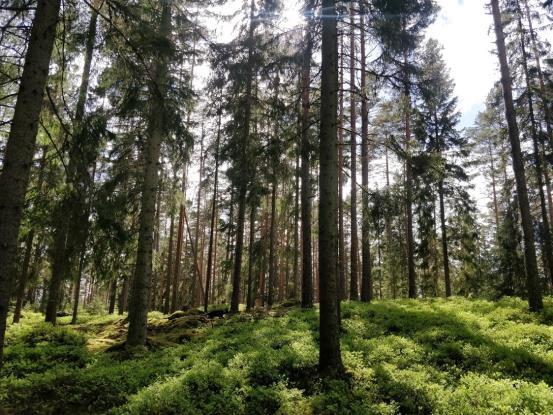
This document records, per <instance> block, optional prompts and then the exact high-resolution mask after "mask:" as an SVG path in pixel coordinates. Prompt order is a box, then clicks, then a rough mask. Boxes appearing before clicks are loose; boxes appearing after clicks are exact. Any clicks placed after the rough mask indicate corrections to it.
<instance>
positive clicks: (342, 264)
mask: <svg viewBox="0 0 553 415" xmlns="http://www.w3.org/2000/svg"><path fill="white" fill-rule="evenodd" d="M339 83H340V84H339V87H340V89H339V92H338V107H339V109H338V278H339V279H340V298H341V299H342V300H345V299H346V298H347V297H348V296H347V291H346V251H345V249H346V248H345V245H346V244H345V240H344V42H343V35H341V36H340V76H339Z"/></svg>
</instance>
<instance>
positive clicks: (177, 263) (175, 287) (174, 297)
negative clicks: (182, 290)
mask: <svg viewBox="0 0 553 415" xmlns="http://www.w3.org/2000/svg"><path fill="white" fill-rule="evenodd" d="M181 197H182V200H181V203H180V207H179V226H178V231H177V249H176V251H175V260H174V266H173V284H172V291H171V307H170V309H169V311H170V312H171V313H174V312H175V311H176V310H177V306H178V304H177V302H178V294H179V276H180V268H181V257H182V242H183V240H184V238H185V236H184V213H185V204H186V168H184V169H183V171H182V188H181Z"/></svg>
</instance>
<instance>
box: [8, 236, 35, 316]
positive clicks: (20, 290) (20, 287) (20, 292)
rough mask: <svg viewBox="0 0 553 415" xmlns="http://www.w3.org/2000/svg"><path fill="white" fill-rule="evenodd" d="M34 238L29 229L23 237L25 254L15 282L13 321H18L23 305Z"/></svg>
mask: <svg viewBox="0 0 553 415" xmlns="http://www.w3.org/2000/svg"><path fill="white" fill-rule="evenodd" d="M34 239H35V231H34V229H31V230H30V231H29V233H28V234H27V237H26V238H25V255H24V256H23V264H22V266H21V274H20V275H19V281H18V284H17V297H16V303H15V310H14V312H13V323H14V324H16V323H19V320H20V318H21V308H22V307H23V297H24V296H25V286H26V285H27V278H28V275H29V264H30V262H31V254H32V252H33V242H34Z"/></svg>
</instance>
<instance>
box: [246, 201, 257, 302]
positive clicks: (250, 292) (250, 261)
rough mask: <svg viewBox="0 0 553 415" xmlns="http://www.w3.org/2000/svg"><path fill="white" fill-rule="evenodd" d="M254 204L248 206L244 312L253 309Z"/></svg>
mask: <svg viewBox="0 0 553 415" xmlns="http://www.w3.org/2000/svg"><path fill="white" fill-rule="evenodd" d="M255 210H256V207H255V203H254V202H253V200H252V202H251V206H250V240H249V247H248V291H247V294H246V311H250V310H251V309H252V308H253V300H254V299H253V266H254V259H253V245H254V242H255Z"/></svg>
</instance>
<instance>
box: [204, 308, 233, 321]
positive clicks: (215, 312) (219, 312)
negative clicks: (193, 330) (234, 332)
mask: <svg viewBox="0 0 553 415" xmlns="http://www.w3.org/2000/svg"><path fill="white" fill-rule="evenodd" d="M225 314H228V310H213V311H210V312H209V313H207V317H209V318H211V319H214V318H223V317H225Z"/></svg>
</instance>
